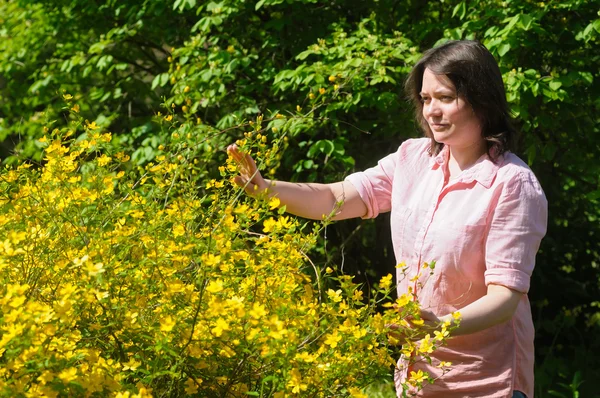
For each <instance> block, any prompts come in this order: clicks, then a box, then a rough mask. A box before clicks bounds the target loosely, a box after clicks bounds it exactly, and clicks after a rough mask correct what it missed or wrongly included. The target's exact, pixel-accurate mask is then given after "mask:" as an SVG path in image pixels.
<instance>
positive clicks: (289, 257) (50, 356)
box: [0, 120, 447, 397]
mask: <svg viewBox="0 0 600 398" xmlns="http://www.w3.org/2000/svg"><path fill="white" fill-rule="evenodd" d="M252 126H253V127H252V131H251V132H248V133H247V134H246V137H245V138H244V139H242V140H240V141H239V142H238V143H239V144H240V145H241V146H242V148H243V149H244V150H246V151H249V152H252V151H253V153H254V154H255V155H257V158H258V159H260V160H261V161H262V162H263V164H271V165H275V164H276V163H277V161H278V156H279V155H278V153H277V147H278V146H280V145H282V142H283V141H281V139H277V141H275V142H273V143H271V144H269V143H268V142H267V141H268V140H267V139H266V137H265V136H264V135H261V132H263V133H264V130H265V129H263V128H262V127H261V120H257V121H256V122H255V123H252ZM78 130H81V131H79V133H77V134H76V132H77V131H78ZM76 137H79V138H76ZM172 137H173V138H172V140H171V142H170V143H168V144H167V146H166V147H163V148H161V149H162V150H163V152H162V154H161V155H160V156H159V157H157V158H156V160H155V162H152V163H149V164H147V165H146V166H145V167H133V166H131V164H130V162H128V161H129V155H128V154H125V153H122V152H116V151H115V150H114V149H113V146H112V145H111V140H112V138H113V137H112V135H111V134H110V133H108V132H102V131H101V130H100V128H98V126H96V125H95V123H83V122H81V120H79V122H78V123H74V124H72V126H70V128H69V129H67V128H64V129H60V130H59V129H55V130H53V131H50V130H48V132H47V134H46V136H45V137H44V138H43V139H42V140H41V141H42V143H43V145H45V150H44V160H43V164H42V165H34V164H32V163H27V162H23V163H21V164H20V165H18V166H15V167H11V168H8V167H7V168H4V169H2V171H1V172H0V209H1V211H0V278H1V282H2V283H1V285H0V364H1V366H0V394H1V395H2V396H11V397H17V396H24V397H30V396H31V397H33V396H35V397H39V396H46V397H57V396H85V397H88V396H89V397H95V396H116V397H151V396H156V397H165V396H168V397H177V396H199V397H243V396H261V397H285V396H319V397H333V396H355V397H360V396H364V394H363V393H362V392H361V391H362V388H363V387H365V386H366V385H368V384H370V383H372V382H373V381H376V380H381V379H382V378H385V377H387V375H389V373H390V370H391V369H392V367H393V366H394V364H395V359H396V357H397V355H398V353H394V352H393V350H390V346H389V342H388V338H387V332H388V329H387V327H386V324H389V323H396V324H398V325H400V327H401V328H405V329H406V330H405V333H406V334H407V335H410V334H411V333H414V330H411V329H409V328H408V327H406V326H404V323H405V321H403V319H406V318H407V317H417V318H418V303H417V302H416V301H414V299H413V298H411V297H408V296H406V295H405V296H402V297H400V298H399V299H398V300H397V301H396V303H395V306H389V308H387V309H386V310H385V311H384V312H378V311H377V307H378V305H380V304H382V303H384V302H386V301H389V293H390V290H391V289H392V285H393V283H392V278H391V275H390V276H388V277H384V278H383V279H382V281H381V283H380V286H379V287H378V288H376V289H374V290H373V291H372V292H370V293H369V295H370V296H371V297H370V298H369V299H367V298H365V297H363V295H364V293H363V290H361V287H360V286H358V285H357V284H355V283H354V282H353V281H352V277H351V276H347V275H338V274H337V273H336V272H335V271H334V270H333V269H331V268H327V269H325V270H321V269H318V268H317V267H316V266H314V265H313V264H312V263H311V261H310V258H309V256H308V254H307V253H308V252H309V251H310V250H311V247H312V246H313V245H314V244H315V241H316V239H317V237H318V235H319V233H320V231H321V229H322V227H323V225H324V224H325V223H326V222H327V221H325V222H324V223H317V224H316V225H314V226H311V224H308V223H305V224H302V223H301V222H300V221H299V220H297V219H295V218H293V217H290V216H286V215H285V212H284V210H285V209H278V206H279V203H278V200H277V199H271V200H266V199H260V198H259V200H255V199H252V198H247V197H246V196H245V195H243V191H242V190H240V189H239V188H235V187H234V186H233V185H232V183H231V181H230V177H231V175H232V173H235V169H236V167H235V164H233V161H232V160H229V161H228V162H227V164H226V165H224V166H223V167H222V168H221V169H220V172H221V174H222V178H221V179H218V180H217V179H214V180H208V181H204V180H202V179H199V178H197V177H195V176H197V175H199V174H198V173H197V169H198V168H199V167H201V165H199V164H198V162H197V161H196V162H195V161H194V160H195V159H197V153H196V152H195V151H194V149H193V146H192V145H190V144H189V143H188V142H187V141H185V140H182V139H181V137H179V134H178V133H173V134H172ZM403 322H404V323H403ZM444 332H445V329H444ZM446 336H447V333H446V334H443V335H440V336H436V338H429V336H428V338H427V340H426V341H427V343H423V342H421V343H420V345H418V344H416V343H413V344H408V345H405V347H404V348H403V350H404V351H407V352H410V353H413V354H419V355H420V356H422V357H425V358H426V357H427V356H428V355H429V353H430V352H432V350H433V349H434V348H435V347H436V346H437V345H439V344H442V343H443V341H444V339H445V338H446ZM396 343H397V342H396ZM415 358H416V356H415ZM415 360H416V359H415ZM425 377H426V376H425ZM423 380H424V379H423V375H419V380H418V384H420V383H421V382H422V381H423ZM409 382H411V383H413V384H415V385H416V384H417V382H416V381H415V380H414V379H410V380H409Z"/></svg>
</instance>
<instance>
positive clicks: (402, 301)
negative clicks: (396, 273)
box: [396, 294, 410, 308]
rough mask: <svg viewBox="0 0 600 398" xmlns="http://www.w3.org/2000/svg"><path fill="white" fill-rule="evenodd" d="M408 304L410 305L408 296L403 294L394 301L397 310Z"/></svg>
mask: <svg viewBox="0 0 600 398" xmlns="http://www.w3.org/2000/svg"><path fill="white" fill-rule="evenodd" d="M408 303H410V296H409V295H408V294H403V295H402V296H400V297H398V299H397V300H396V305H397V306H398V307H399V308H402V307H404V306H405V305H407V304H408Z"/></svg>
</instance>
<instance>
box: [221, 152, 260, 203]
mask: <svg viewBox="0 0 600 398" xmlns="http://www.w3.org/2000/svg"><path fill="white" fill-rule="evenodd" d="M227 153H228V154H229V156H231V157H232V158H233V160H235V162H236V163H237V166H238V171H239V173H240V175H238V176H236V177H235V178H234V179H233V181H234V182H235V183H236V184H237V185H238V186H239V187H242V188H244V190H245V191H246V193H247V194H248V195H256V194H257V193H259V192H262V191H264V190H265V189H267V188H269V183H268V182H267V180H265V179H264V178H263V177H262V175H261V174H260V171H258V167H256V162H254V159H252V156H250V155H248V154H246V153H243V152H242V151H240V148H238V146H237V145H235V144H232V145H229V146H228V147H227Z"/></svg>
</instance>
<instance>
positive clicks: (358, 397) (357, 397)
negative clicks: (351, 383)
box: [348, 387, 368, 398]
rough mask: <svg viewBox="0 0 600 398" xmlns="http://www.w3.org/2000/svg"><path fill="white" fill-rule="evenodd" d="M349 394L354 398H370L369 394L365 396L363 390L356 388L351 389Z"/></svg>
mask: <svg viewBox="0 0 600 398" xmlns="http://www.w3.org/2000/svg"><path fill="white" fill-rule="evenodd" d="M348 393H349V394H350V396H351V397H352V398H368V397H367V394H364V393H363V392H362V391H361V390H359V389H358V388H356V387H350V388H349V389H348Z"/></svg>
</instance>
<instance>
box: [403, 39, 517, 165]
mask: <svg viewBox="0 0 600 398" xmlns="http://www.w3.org/2000/svg"><path fill="white" fill-rule="evenodd" d="M426 68H427V69H429V70H431V71H432V72H433V73H435V74H436V75H445V76H446V77H448V79H450V81H451V82H452V83H453V84H454V87H455V88H456V93H457V95H458V96H461V97H462V98H464V99H465V101H466V102H467V103H468V104H469V105H470V106H471V107H472V108H473V112H475V115H476V116H477V118H478V119H479V122H480V123H481V134H482V136H483V138H484V139H485V140H486V141H487V152H488V155H489V156H490V158H491V159H492V160H493V161H496V159H497V157H498V156H500V155H502V154H503V153H504V152H506V151H509V150H511V149H512V146H513V142H514V139H515V137H514V136H515V130H514V128H513V127H512V124H511V118H510V112H509V109H508V103H507V101H506V93H505V91H504V83H503V81H502V74H501V73H500V68H498V64H497V62H496V60H495V59H494V56H493V55H492V54H491V53H490V52H489V51H488V49H487V48H485V47H484V46H483V45H482V44H481V43H479V42H477V41H473V40H458V41H454V40H453V41H448V42H446V43H444V44H442V45H441V46H439V47H434V48H432V49H430V50H427V51H426V52H425V53H424V54H423V57H422V58H421V59H420V60H419V62H417V64H416V65H415V66H414V68H413V69H412V71H411V72H410V74H409V76H408V79H407V81H406V84H405V89H406V93H407V94H408V96H409V98H410V100H411V102H412V103H413V104H414V106H415V116H416V118H417V121H418V122H419V124H420V125H421V127H422V128H423V131H424V132H425V135H426V136H427V137H429V138H430V139H431V147H430V149H429V153H430V154H431V155H437V154H438V153H439V152H440V151H441V149H442V148H443V147H444V144H442V143H439V142H436V141H435V140H434V138H433V133H432V132H431V129H430V128H429V125H428V124H427V121H426V120H425V118H423V103H422V102H421V95H420V92H421V86H422V85H423V72H424V71H425V69H426Z"/></svg>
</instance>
